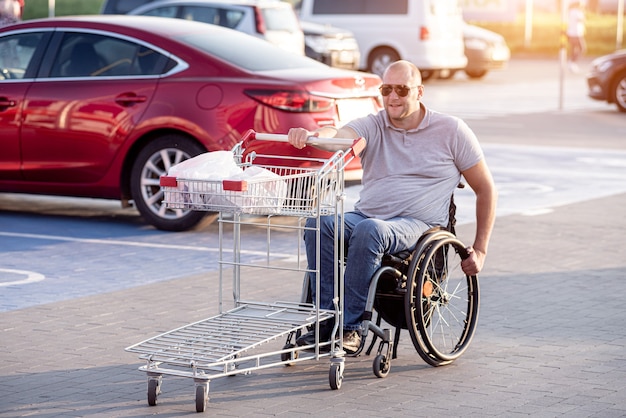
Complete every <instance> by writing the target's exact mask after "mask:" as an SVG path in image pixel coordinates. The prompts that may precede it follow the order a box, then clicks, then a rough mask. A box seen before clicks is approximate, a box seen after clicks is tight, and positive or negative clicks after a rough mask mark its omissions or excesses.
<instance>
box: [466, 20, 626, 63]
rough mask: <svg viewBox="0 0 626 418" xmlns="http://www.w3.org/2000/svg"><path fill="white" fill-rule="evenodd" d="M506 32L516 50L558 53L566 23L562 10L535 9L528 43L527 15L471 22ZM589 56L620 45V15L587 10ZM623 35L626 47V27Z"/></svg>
mask: <svg viewBox="0 0 626 418" xmlns="http://www.w3.org/2000/svg"><path fill="white" fill-rule="evenodd" d="M471 23H473V24H475V25H477V26H481V27H483V28H485V29H489V30H492V31H494V32H497V33H499V34H500V35H502V36H504V38H505V39H506V41H507V44H508V45H509V48H511V53H512V54H514V55H515V54H538V55H558V52H559V49H560V48H561V41H564V39H562V38H561V33H563V32H564V30H565V26H564V24H563V23H562V22H561V15H560V14H558V13H535V14H534V16H533V23H532V36H531V38H530V44H529V45H526V16H525V15H524V14H520V15H519V16H518V17H517V19H516V21H515V22H504V23H501V22H471ZM586 26H587V35H586V36H585V39H586V41H587V52H586V55H588V56H599V55H604V54H608V53H610V52H613V51H615V49H616V45H617V16H616V15H605V14H593V13H587V25H586ZM623 29H624V30H623V34H622V37H621V42H622V48H626V28H623Z"/></svg>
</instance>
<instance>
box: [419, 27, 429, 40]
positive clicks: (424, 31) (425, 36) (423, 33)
mask: <svg viewBox="0 0 626 418" xmlns="http://www.w3.org/2000/svg"><path fill="white" fill-rule="evenodd" d="M429 39H430V31H429V30H428V28H427V27H426V26H422V27H420V40H421V41H427V40H429Z"/></svg>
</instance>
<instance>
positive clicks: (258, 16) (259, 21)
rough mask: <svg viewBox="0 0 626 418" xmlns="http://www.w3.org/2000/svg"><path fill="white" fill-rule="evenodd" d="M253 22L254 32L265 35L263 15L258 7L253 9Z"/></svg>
mask: <svg viewBox="0 0 626 418" xmlns="http://www.w3.org/2000/svg"><path fill="white" fill-rule="evenodd" d="M254 20H255V21H256V31H257V32H258V33H260V34H264V33H265V19H264V18H263V13H262V12H261V9H259V8H258V7H256V6H255V7H254Z"/></svg>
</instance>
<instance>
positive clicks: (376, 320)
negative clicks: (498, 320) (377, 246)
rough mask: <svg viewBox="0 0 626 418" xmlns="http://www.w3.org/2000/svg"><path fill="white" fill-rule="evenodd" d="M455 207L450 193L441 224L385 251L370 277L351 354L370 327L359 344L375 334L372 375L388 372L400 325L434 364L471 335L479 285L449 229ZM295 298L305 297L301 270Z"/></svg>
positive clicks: (445, 360) (455, 352) (456, 353)
mask: <svg viewBox="0 0 626 418" xmlns="http://www.w3.org/2000/svg"><path fill="white" fill-rule="evenodd" d="M459 187H462V185H460V186H459ZM455 212H456V206H455V204H454V197H453V198H452V200H451V204H450V223H449V224H448V226H447V227H434V228H431V229H429V230H427V231H426V232H424V234H423V235H422V236H421V237H420V238H419V240H418V242H417V243H416V245H415V247H414V248H413V250H410V251H403V252H401V253H399V254H385V255H384V256H383V260H382V264H381V267H380V268H379V269H378V270H377V271H376V272H375V274H374V276H373V277H372V280H371V282H370V288H369V294H368V298H367V303H366V308H365V313H364V314H363V317H362V331H361V347H360V349H359V350H358V351H357V352H356V353H354V354H352V356H358V355H360V354H361V353H362V352H363V350H364V348H365V345H366V344H367V343H366V340H367V336H368V334H369V333H370V332H371V333H372V334H373V338H372V341H371V343H370V345H369V348H368V349H367V350H365V351H366V354H367V355H370V354H371V352H372V350H373V348H374V346H375V345H376V342H377V340H379V339H380V342H379V344H378V348H377V352H376V356H375V358H374V361H373V372H374V374H375V375H376V376H377V377H381V378H382V377H385V376H387V374H388V373H389V370H390V368H391V359H392V358H397V348H398V344H399V340H400V334H401V331H402V330H403V329H407V330H408V332H409V335H410V336H411V340H412V342H413V345H414V347H415V350H416V351H417V353H418V354H419V356H420V357H421V358H422V359H423V360H424V361H425V362H426V363H427V364H429V365H431V366H435V367H437V366H444V365H447V364H450V363H452V362H453V361H454V360H456V359H457V358H459V357H460V356H461V355H462V354H463V353H464V352H465V350H466V349H467V348H468V346H469V344H470V343H471V341H472V338H473V336H474V332H475V330H476V324H477V321H478V311H479V305H480V290H479V284H478V277H477V276H475V275H474V276H468V275H466V274H465V273H464V272H463V270H462V269H461V261H462V260H463V259H465V258H466V257H468V252H467V249H466V246H465V245H464V244H463V243H462V242H461V241H460V240H459V239H458V238H457V237H456V235H455V228H454V227H455V223H456V220H455V217H454V215H455ZM301 301H302V302H305V303H310V302H311V296H310V286H309V278H308V276H307V275H305V280H304V283H303V288H302V297H301ZM382 321H385V323H386V324H388V325H389V326H391V327H393V328H395V333H394V336H393V339H392V338H391V330H390V329H389V328H382Z"/></svg>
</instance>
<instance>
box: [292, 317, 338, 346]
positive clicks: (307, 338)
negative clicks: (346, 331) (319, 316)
mask: <svg viewBox="0 0 626 418" xmlns="http://www.w3.org/2000/svg"><path fill="white" fill-rule="evenodd" d="M333 325H334V324H333V321H324V322H322V323H321V324H320V340H319V342H320V343H325V342H328V341H330V334H331V333H332V332H333ZM313 344H315V327H314V326H313V329H312V330H311V331H309V332H307V333H306V334H302V335H301V336H299V337H298V338H297V339H296V345H298V346H303V345H313Z"/></svg>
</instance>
